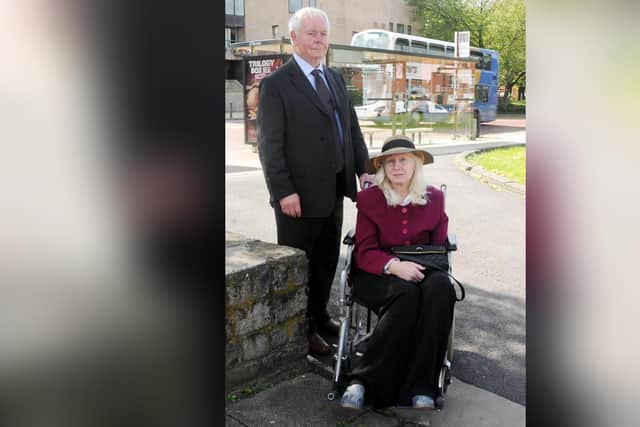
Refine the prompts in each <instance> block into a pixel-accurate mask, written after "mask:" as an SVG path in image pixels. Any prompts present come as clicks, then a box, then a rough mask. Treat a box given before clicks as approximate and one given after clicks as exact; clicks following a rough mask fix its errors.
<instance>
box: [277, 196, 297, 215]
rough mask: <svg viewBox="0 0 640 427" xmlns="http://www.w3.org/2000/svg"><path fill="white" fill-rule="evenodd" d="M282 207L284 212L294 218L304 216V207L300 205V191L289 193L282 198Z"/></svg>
mask: <svg viewBox="0 0 640 427" xmlns="http://www.w3.org/2000/svg"><path fill="white" fill-rule="evenodd" d="M280 209H282V213H283V214H285V215H287V216H290V217H292V218H300V217H301V216H302V208H301V207H300V196H298V193H293V194H289V195H288V196H286V197H283V198H282V199H280Z"/></svg>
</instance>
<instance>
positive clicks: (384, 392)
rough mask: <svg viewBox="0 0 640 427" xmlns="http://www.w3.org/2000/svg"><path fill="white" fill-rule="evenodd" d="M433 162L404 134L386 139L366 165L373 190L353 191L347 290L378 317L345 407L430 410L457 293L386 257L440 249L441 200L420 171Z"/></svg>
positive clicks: (445, 281) (433, 274) (444, 221)
mask: <svg viewBox="0 0 640 427" xmlns="http://www.w3.org/2000/svg"><path fill="white" fill-rule="evenodd" d="M432 162H433V157H432V156H431V154H429V153H427V152H426V151H423V150H419V149H416V148H415V146H414V144H413V142H412V141H411V139H409V138H406V137H404V136H392V137H390V138H388V139H387V140H386V141H385V143H384V145H383V147H382V150H381V153H380V154H379V155H377V156H372V157H371V159H370V160H369V161H368V165H367V166H368V169H369V171H368V172H370V173H373V172H375V173H376V175H375V184H376V185H374V186H371V187H370V188H367V189H365V190H363V191H361V192H360V193H359V194H358V202H357V207H358V216H357V222H356V234H355V249H354V261H355V265H356V268H355V269H354V271H353V275H352V284H353V288H352V292H353V295H354V297H355V298H356V299H357V300H358V302H360V303H361V304H364V305H365V306H367V307H368V308H370V309H372V310H374V311H375V312H376V313H377V314H378V316H379V320H378V324H377V326H376V328H375V330H374V332H373V334H372V336H371V338H370V340H369V343H368V345H367V349H366V351H365V354H364V355H363V357H362V360H361V364H360V365H359V366H358V367H357V368H356V369H354V370H353V371H352V373H351V375H349V377H348V381H349V386H348V387H347V388H346V390H345V392H344V394H343V396H342V399H341V404H342V406H343V407H348V408H355V409H360V408H362V406H363V405H364V401H365V394H366V399H367V401H368V402H370V403H371V404H372V405H373V406H374V407H387V406H392V405H396V404H398V405H407V406H408V405H412V406H413V407H414V408H425V409H433V408H434V407H435V399H436V398H437V396H436V392H437V381H438V375H439V372H440V368H441V366H442V362H443V360H444V357H445V352H446V349H447V341H448V335H449V330H450V328H451V323H452V320H453V307H454V303H455V292H454V289H453V287H452V286H451V283H450V281H449V278H448V277H447V275H446V274H444V273H442V272H440V271H430V270H427V269H425V268H424V267H423V266H421V265H420V264H416V263H413V262H409V261H400V260H399V259H398V258H395V257H394V256H393V254H392V253H391V248H392V247H394V246H408V245H413V244H419V243H422V244H429V245H444V244H445V241H446V239H447V226H448V217H447V215H446V213H445V211H444V195H443V193H442V192H441V191H440V190H438V189H436V188H435V187H432V186H427V185H426V182H425V178H424V176H423V174H422V166H423V165H425V164H429V163H432ZM365 392H366V393H365Z"/></svg>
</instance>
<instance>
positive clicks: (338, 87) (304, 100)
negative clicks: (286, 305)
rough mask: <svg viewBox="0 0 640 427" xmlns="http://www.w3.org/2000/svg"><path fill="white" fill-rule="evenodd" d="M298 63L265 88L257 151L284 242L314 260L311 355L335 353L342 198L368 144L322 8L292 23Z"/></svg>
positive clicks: (351, 193)
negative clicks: (331, 51) (328, 60)
mask: <svg viewBox="0 0 640 427" xmlns="http://www.w3.org/2000/svg"><path fill="white" fill-rule="evenodd" d="M289 33H290V36H291V42H292V44H293V52H294V53H293V58H291V60H290V61H289V62H287V63H286V64H285V65H284V66H282V67H281V68H279V69H278V70H277V71H275V72H274V73H272V74H271V75H269V76H267V77H266V78H264V79H263V80H262V82H261V84H260V101H259V107H258V117H257V122H258V149H259V153H260V161H261V162H262V168H263V171H264V176H265V179H266V182H267V187H268V189H269V193H270V203H271V205H272V206H273V208H274V210H275V217H276V226H277V231H278V244H281V245H287V246H293V247H297V248H300V249H302V250H304V251H305V253H306V255H307V258H308V260H309V279H308V302H307V316H308V319H309V351H310V353H314V354H320V355H323V354H328V353H329V345H328V344H327V342H326V341H325V340H324V339H323V338H322V337H321V336H320V335H319V333H322V334H337V332H338V329H339V323H338V322H337V321H335V320H333V319H331V318H330V317H329V314H328V313H327V303H328V301H329V296H330V292H331V284H332V282H333V277H334V275H335V271H336V267H337V264H338V256H339V253H340V237H341V231H342V200H343V198H344V196H347V197H349V198H350V199H351V200H353V201H355V199H356V193H357V183H356V175H357V176H359V177H360V184H361V185H362V184H363V183H364V181H365V180H368V181H372V180H373V179H372V178H373V177H372V176H371V175H368V174H366V173H365V161H366V160H367V159H368V157H369V156H368V152H367V147H366V145H365V143H364V139H363V138H362V133H361V132H360V126H359V124H358V119H357V117H356V114H355V111H354V109H353V106H352V105H351V101H350V98H349V94H348V93H347V89H346V86H345V83H344V80H343V79H342V76H341V75H340V74H339V73H338V72H337V71H335V70H331V69H329V68H327V67H325V66H324V65H323V64H322V62H323V60H324V58H325V56H326V53H327V49H328V47H329V18H328V17H327V15H326V13H325V12H323V11H322V10H320V9H316V8H310V7H307V8H303V9H300V10H298V12H296V13H295V14H294V15H293V16H292V17H291V19H290V20H289Z"/></svg>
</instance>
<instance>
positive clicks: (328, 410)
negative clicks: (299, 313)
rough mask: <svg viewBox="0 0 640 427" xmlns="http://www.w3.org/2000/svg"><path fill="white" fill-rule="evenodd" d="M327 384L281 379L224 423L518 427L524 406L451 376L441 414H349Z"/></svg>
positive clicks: (238, 405)
mask: <svg viewBox="0 0 640 427" xmlns="http://www.w3.org/2000/svg"><path fill="white" fill-rule="evenodd" d="M330 388H331V382H330V381H329V380H327V379H325V378H323V377H322V376H320V375H318V374H316V373H308V374H305V375H301V376H299V377H297V378H294V379H291V380H289V381H284V382H282V383H280V384H278V385H276V386H275V387H273V388H271V389H268V390H265V391H263V392H261V393H258V394H256V395H255V396H253V397H250V398H247V399H243V400H240V401H237V402H234V403H229V404H227V409H226V425H227V426H231V427H239V426H271V425H273V426H354V427H355V426H367V427H386V426H389V427H391V426H402V425H421V426H434V427H435V426H441V427H445V426H446V427H454V426H457V427H468V426H473V427H485V426H486V427H501V426H504V427H517V426H524V425H525V408H524V406H521V405H518V404H517V403H514V402H512V401H510V400H507V399H505V398H503V397H500V396H497V395H495V394H493V393H490V392H488V391H485V390H482V389H479V388H477V387H474V386H472V385H470V384H466V383H463V382H462V381H459V380H457V379H455V378H454V380H453V383H452V384H451V386H450V387H449V390H448V393H447V399H446V401H445V406H444V408H443V409H442V410H437V411H424V410H415V409H411V408H387V409H384V410H380V411H374V410H371V409H365V410H363V411H353V410H348V409H344V408H342V407H341V406H340V405H339V403H338V401H329V400H327V398H326V395H327V392H328V391H329V390H330Z"/></svg>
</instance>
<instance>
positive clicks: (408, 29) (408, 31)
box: [407, 25, 411, 34]
mask: <svg viewBox="0 0 640 427" xmlns="http://www.w3.org/2000/svg"><path fill="white" fill-rule="evenodd" d="M407 34H411V25H407Z"/></svg>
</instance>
